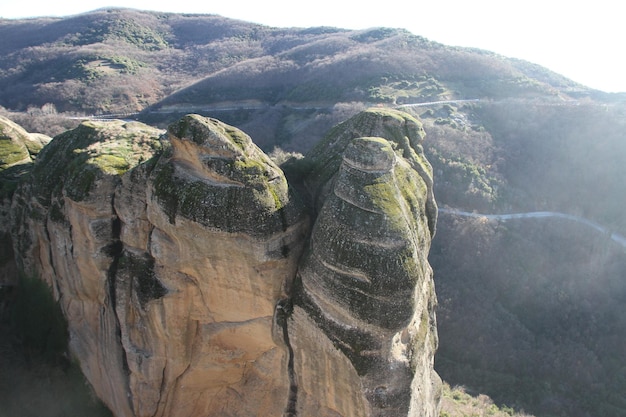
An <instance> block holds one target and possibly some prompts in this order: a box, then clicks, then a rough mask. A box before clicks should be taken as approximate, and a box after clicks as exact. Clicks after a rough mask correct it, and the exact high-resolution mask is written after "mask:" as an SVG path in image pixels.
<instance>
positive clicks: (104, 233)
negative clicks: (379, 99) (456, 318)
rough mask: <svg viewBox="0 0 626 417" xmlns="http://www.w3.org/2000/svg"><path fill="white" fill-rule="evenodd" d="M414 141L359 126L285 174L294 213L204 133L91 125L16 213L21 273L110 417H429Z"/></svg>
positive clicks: (242, 145)
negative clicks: (43, 294)
mask: <svg viewBox="0 0 626 417" xmlns="http://www.w3.org/2000/svg"><path fill="white" fill-rule="evenodd" d="M422 139H423V130H422V129H421V125H420V124H419V122H418V121H417V120H415V119H413V118H412V117H410V116H408V115H406V114H404V113H400V112H395V111H390V110H386V111H383V110H370V111H367V112H364V113H362V114H360V115H357V116H355V117H354V118H353V119H351V120H349V121H347V122H345V123H343V124H341V125H339V126H337V127H336V128H335V129H334V130H332V131H331V132H330V133H329V134H328V136H327V137H326V138H325V140H324V141H322V142H321V144H320V145H319V146H318V147H317V148H315V149H314V150H313V151H312V152H311V153H310V154H309V155H307V157H306V158H305V159H303V160H301V161H298V162H295V163H293V164H292V165H291V166H290V172H291V173H292V174H293V181H294V185H297V188H298V189H299V190H300V193H299V195H296V194H295V192H294V191H293V188H294V187H291V188H290V187H289V186H288V183H287V179H286V177H285V175H284V174H283V171H282V170H281V169H280V168H279V167H277V166H276V165H275V164H274V163H273V162H272V161H271V160H270V159H269V158H268V157H267V156H266V155H265V154H264V153H263V152H262V151H261V150H260V149H259V148H258V147H256V146H255V145H254V144H253V143H252V141H251V139H250V138H249V137H248V136H247V135H245V134H244V133H243V132H241V131H239V130H238V129H236V128H233V127H231V126H228V125H225V124H223V123H221V122H219V121H217V120H214V119H209V118H204V117H200V116H197V115H189V116H186V117H184V118H182V119H181V120H179V121H178V122H176V123H174V124H172V125H171V126H170V127H169V128H168V130H167V132H165V133H164V132H162V131H159V130H157V129H154V128H151V127H148V126H146V125H143V124H140V123H124V122H121V121H116V122H98V123H96V122H85V123H83V124H82V125H81V126H79V127H78V128H77V129H75V130H73V131H69V132H66V133H64V134H62V135H59V136H57V137H56V138H55V139H54V140H53V141H52V142H51V143H50V144H49V145H47V146H46V147H45V148H44V149H43V151H42V152H41V154H40V155H39V157H38V160H37V163H36V164H35V165H34V167H33V169H32V172H31V173H30V175H29V177H28V178H27V179H26V180H23V181H22V183H21V185H20V187H19V188H18V190H17V191H16V192H15V195H14V196H13V199H12V204H13V205H12V218H11V224H12V237H13V245H14V248H15V253H16V254H17V256H16V261H17V264H18V266H19V268H20V269H22V270H23V271H25V272H26V273H30V274H37V275H38V276H40V277H41V278H42V279H43V280H45V281H46V282H47V283H48V284H49V285H50V287H51V288H52V290H53V293H54V295H55V297H56V298H57V299H58V300H59V302H60V303H61V306H62V309H63V311H64V313H65V315H66V317H67V320H68V326H69V331H70V348H71V351H72V354H73V355H74V356H75V357H76V358H77V360H78V361H79V363H80V365H81V368H82V370H83V372H84V373H85V375H86V377H87V379H88V380H89V382H90V383H91V384H92V386H93V388H94V390H95V392H96V393H97V395H98V396H99V397H100V398H101V399H102V400H103V401H104V402H105V403H106V404H107V406H108V407H109V408H110V409H111V410H112V411H113V412H114V414H115V415H116V416H168V417H169V416H181V417H182V416H227V415H231V416H281V415H284V416H312V415H315V416H406V415H410V416H432V417H434V416H436V415H437V414H438V402H439V398H438V395H439V391H440V388H439V378H438V376H437V375H436V374H435V373H434V371H433V355H434V352H435V350H436V346H437V335H436V325H435V318H434V305H435V302H436V299H435V293H434V287H433V281H432V272H431V270H430V267H429V265H428V262H427V255H428V250H429V247H430V241H431V238H432V235H433V233H434V227H435V223H436V215H437V209H436V205H435V202H434V198H433V195H432V174H431V172H432V170H431V168H430V165H429V164H428V162H427V161H426V160H425V158H424V156H423V153H422V150H421V145H420V142H421V140H422ZM290 178H291V175H290ZM309 201H310V204H308V203H307V202H309Z"/></svg>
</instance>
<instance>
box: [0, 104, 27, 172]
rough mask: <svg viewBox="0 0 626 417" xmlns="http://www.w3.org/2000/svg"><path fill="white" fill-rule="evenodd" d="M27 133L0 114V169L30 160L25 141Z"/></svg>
mask: <svg viewBox="0 0 626 417" xmlns="http://www.w3.org/2000/svg"><path fill="white" fill-rule="evenodd" d="M29 136H30V135H29V133H28V132H27V131H26V130H24V129H23V128H22V127H21V126H19V125H18V124H16V123H13V122H12V121H11V120H9V119H7V118H6V117H3V116H0V171H4V170H5V169H7V168H9V167H11V166H13V165H18V164H25V163H29V162H31V161H32V159H31V157H30V152H29V151H28V147H27V146H26V144H27V143H30V142H31V140H30V137H29Z"/></svg>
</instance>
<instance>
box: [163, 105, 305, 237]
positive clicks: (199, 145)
mask: <svg viewBox="0 0 626 417" xmlns="http://www.w3.org/2000/svg"><path fill="white" fill-rule="evenodd" d="M168 136H169V139H170V145H168V146H169V147H170V148H171V151H168V153H167V154H164V155H163V156H162V158H161V160H160V161H159V163H158V164H157V167H156V168H155V171H154V172H153V174H152V177H151V178H152V184H153V187H154V196H155V197H156V199H157V201H158V203H159V204H160V206H161V208H162V209H163V211H164V212H165V213H166V215H167V216H168V218H169V221H170V222H172V223H175V222H176V218H177V217H179V216H180V217H183V218H186V219H189V220H192V221H195V222H198V223H200V224H202V225H204V226H206V227H211V228H216V229H220V230H223V231H227V232H245V233H248V234H251V235H254V236H260V235H267V234H270V233H274V232H277V231H281V230H284V229H285V228H286V227H287V226H288V225H289V224H292V222H294V221H297V220H296V219H297V218H299V217H300V216H301V215H302V210H301V209H296V208H295V207H294V206H293V204H292V202H291V199H290V196H289V191H288V186H287V181H286V179H285V177H284V175H283V173H282V171H281V170H280V168H278V167H277V166H276V165H275V164H274V163H273V162H272V161H271V160H270V158H269V157H268V156H267V155H265V154H264V153H263V152H262V151H261V150H260V149H259V148H258V147H257V146H256V145H254V143H253V142H252V140H251V139H250V138H249V137H248V136H247V135H246V134H245V133H243V132H241V131H240V130H238V129H236V128H234V127H232V126H229V125H226V124H224V123H222V122H219V121H218V120H215V119H210V118H205V117H202V116H198V115H188V116H185V117H183V118H182V119H181V120H179V121H177V122H175V123H173V124H172V125H170V127H169V128H168Z"/></svg>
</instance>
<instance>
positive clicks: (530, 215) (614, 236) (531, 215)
mask: <svg viewBox="0 0 626 417" xmlns="http://www.w3.org/2000/svg"><path fill="white" fill-rule="evenodd" d="M439 213H444V214H454V215H457V216H462V217H476V218H483V219H487V220H504V221H505V220H515V219H538V218H546V217H551V218H559V219H566V220H571V221H574V222H577V223H580V224H583V225H585V226H588V227H591V228H592V229H594V230H596V231H598V232H600V233H603V234H605V235H607V236H609V237H610V238H611V240H612V241H614V242H616V243H618V244H620V245H621V246H622V247H623V248H626V237H624V236H622V235H620V234H619V233H616V232H612V231H611V230H610V229H608V228H606V227H604V226H602V225H601V224H599V223H596V222H593V221H591V220H589V219H585V218H584V217H579V216H574V215H572V214H565V213H559V212H556V211H530V212H526V213H508V214H482V213H474V212H469V211H462V210H456V209H450V208H439Z"/></svg>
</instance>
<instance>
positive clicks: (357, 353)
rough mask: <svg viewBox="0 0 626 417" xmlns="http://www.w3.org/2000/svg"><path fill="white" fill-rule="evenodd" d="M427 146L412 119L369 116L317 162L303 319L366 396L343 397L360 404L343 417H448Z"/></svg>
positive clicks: (303, 268) (342, 133) (344, 131)
mask: <svg viewBox="0 0 626 417" xmlns="http://www.w3.org/2000/svg"><path fill="white" fill-rule="evenodd" d="M422 139H423V131H422V130H421V126H420V125H419V122H417V121H416V120H414V119H412V118H410V117H409V116H408V115H403V114H401V113H397V112H389V111H380V110H379V111H369V112H364V113H362V114H360V115H358V116H356V117H355V118H353V119H351V120H349V121H347V122H346V123H344V124H342V125H340V126H338V127H337V128H336V129H335V131H334V132H332V133H331V135H329V136H328V137H327V138H326V140H325V141H323V142H321V144H320V145H319V146H318V148H317V149H314V150H313V152H312V154H311V155H310V159H311V161H310V163H311V164H312V166H313V168H312V170H311V173H310V174H309V177H308V178H311V179H312V181H310V187H311V189H312V193H313V194H314V195H316V196H317V206H318V207H319V214H318V215H317V219H316V221H315V225H314V227H313V231H312V235H311V238H310V241H309V248H308V250H307V252H306V254H305V256H304V257H303V260H302V262H301V265H300V268H299V271H298V277H297V285H296V288H297V292H296V295H295V300H296V309H300V308H301V309H302V310H303V311H304V312H306V314H307V315H308V316H309V317H310V318H311V319H312V321H313V322H314V323H315V326H310V327H311V328H310V329H309V330H308V331H307V332H306V333H308V334H315V333H321V334H322V335H320V336H317V335H316V338H317V337H319V338H323V337H326V338H328V339H329V340H330V341H331V342H332V344H333V345H334V346H335V347H336V349H337V350H336V351H334V355H335V356H339V357H344V358H346V359H347V360H348V361H349V362H350V363H351V364H352V368H353V372H352V373H353V374H356V375H353V379H356V381H358V385H359V386H361V390H360V391H359V392H356V393H353V395H352V396H347V395H345V394H341V397H343V399H344V403H347V401H345V400H346V399H347V398H353V403H352V404H350V408H349V409H341V410H339V409H338V410H335V411H337V412H338V414H339V415H376V416H400V415H407V414H410V415H414V416H436V415H438V412H437V406H436V404H438V395H439V386H438V384H439V381H438V377H437V376H436V375H435V374H434V372H433V371H432V369H433V362H432V360H433V356H434V353H435V349H436V346H437V334H436V323H435V317H434V305H435V303H436V298H435V292H434V286H433V280H432V271H431V269H430V266H429V264H428V261H427V255H428V250H429V248H430V241H431V238H432V234H433V233H434V224H435V221H436V215H437V214H436V205H435V202H434V199H433V195H432V176H431V175H432V174H431V172H432V169H431V167H430V165H429V164H428V162H427V161H426V160H425V159H424V156H423V154H422V149H421V146H420V142H421V140H422ZM299 314H301V313H299ZM300 325H301V323H300V322H299V321H297V320H294V321H293V323H290V326H292V327H294V328H298V327H299V326H300ZM290 328H291V327H290ZM309 338H310V336H308V337H305V338H304V340H303V341H299V340H297V339H296V341H295V344H298V342H302V343H301V344H299V345H298V346H294V350H295V351H301V350H303V351H305V350H306V348H305V347H306V346H307V345H308V344H309V343H310V341H309V340H308V339H309ZM339 352H341V353H339ZM303 360H305V359H303ZM305 369H306V367H303V368H302V371H303V372H304V371H305ZM317 395H318V394H313V395H312V396H314V397H315V396H317ZM355 395H358V396H360V397H359V398H355ZM362 397H365V399H366V400H367V401H363V398H362ZM359 406H361V407H363V409H361V410H359V408H358V407H359ZM354 409H356V410H357V412H356V413H354V412H353V411H352V410H354ZM328 415H332V414H331V413H329V414H328Z"/></svg>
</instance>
